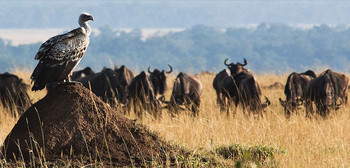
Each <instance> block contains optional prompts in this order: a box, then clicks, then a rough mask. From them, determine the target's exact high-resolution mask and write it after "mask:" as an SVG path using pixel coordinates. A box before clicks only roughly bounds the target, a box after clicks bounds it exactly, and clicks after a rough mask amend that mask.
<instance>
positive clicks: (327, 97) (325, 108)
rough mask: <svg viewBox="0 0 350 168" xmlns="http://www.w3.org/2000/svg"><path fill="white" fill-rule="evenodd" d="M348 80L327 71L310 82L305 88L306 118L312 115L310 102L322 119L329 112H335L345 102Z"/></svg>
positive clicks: (343, 76)
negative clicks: (306, 98) (306, 100)
mask: <svg viewBox="0 0 350 168" xmlns="http://www.w3.org/2000/svg"><path fill="white" fill-rule="evenodd" d="M348 84H349V79H348V77H347V76H345V75H344V74H340V73H336V72H333V71H332V70H330V69H328V70H326V71H325V72H323V73H322V74H321V75H320V76H319V77H318V78H315V79H313V80H311V81H310V83H309V85H308V88H307V95H308V96H309V99H308V102H307V105H308V106H307V107H308V108H307V116H309V115H310V113H311V114H312V113H313V108H312V104H311V103H312V102H314V103H315V105H316V112H317V113H318V114H320V115H321V116H322V117H326V116H327V115H329V113H330V111H331V110H337V109H339V108H340V107H341V105H342V104H346V101H347V94H348V93H347V87H348Z"/></svg>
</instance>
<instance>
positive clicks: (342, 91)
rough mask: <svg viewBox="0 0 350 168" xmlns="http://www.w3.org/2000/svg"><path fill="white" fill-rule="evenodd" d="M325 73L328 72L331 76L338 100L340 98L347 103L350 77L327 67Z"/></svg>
mask: <svg viewBox="0 0 350 168" xmlns="http://www.w3.org/2000/svg"><path fill="white" fill-rule="evenodd" d="M324 73H327V74H328V75H329V77H330V78H331V81H332V83H333V87H334V91H335V99H336V100H338V99H339V98H340V99H341V101H342V103H344V104H347V102H348V86H349V77H347V76H346V75H345V74H341V73H337V72H334V71H332V70H331V69H327V70H326V71H325V72H324Z"/></svg>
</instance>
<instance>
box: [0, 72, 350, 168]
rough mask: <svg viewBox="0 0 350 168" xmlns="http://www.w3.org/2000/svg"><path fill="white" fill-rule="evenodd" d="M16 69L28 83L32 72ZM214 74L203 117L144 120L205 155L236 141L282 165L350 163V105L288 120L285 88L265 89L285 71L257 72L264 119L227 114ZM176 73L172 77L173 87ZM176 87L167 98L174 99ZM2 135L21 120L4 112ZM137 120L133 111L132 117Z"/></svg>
mask: <svg viewBox="0 0 350 168" xmlns="http://www.w3.org/2000/svg"><path fill="white" fill-rule="evenodd" d="M15 73H16V74H17V75H19V76H20V77H21V78H23V79H24V80H25V82H26V83H30V82H29V75H30V73H29V71H23V70H16V71H15ZM214 76H215V75H211V74H201V75H198V77H199V79H200V80H201V82H202V84H203V87H204V91H203V94H202V97H201V98H202V102H201V107H200V115H199V117H197V118H192V117H190V115H187V114H185V113H182V114H180V115H179V116H178V117H176V118H171V116H170V115H169V114H167V112H166V111H165V110H164V111H163V115H162V117H161V119H159V120H157V121H155V120H153V119H152V118H151V117H145V119H144V120H143V121H142V122H143V123H144V124H145V125H147V126H148V127H149V128H150V129H151V130H154V131H156V132H159V133H160V136H162V137H164V138H165V139H167V140H170V141H172V142H175V143H178V144H180V145H183V146H185V147H186V148H189V149H192V150H193V151H195V152H197V153H200V152H204V151H212V150H214V149H216V148H217V147H220V146H224V145H231V144H241V145H245V146H254V145H265V146H270V147H273V148H276V149H281V150H283V151H285V153H284V154H278V155H276V156H275V160H276V161H277V163H278V165H279V166H280V167H350V134H349V132H350V125H349V124H348V122H349V119H350V107H343V108H342V109H340V110H338V111H337V112H335V113H334V114H333V115H332V116H330V117H328V118H327V119H306V118H305V117H304V113H303V112H302V111H300V112H299V114H297V115H293V116H291V118H289V119H286V118H285V116H284V113H283V108H282V106H281V105H280V103H279V101H278V98H279V97H281V98H283V99H284V98H285V96H284V93H283V89H276V90H271V89H267V88H266V89H264V88H265V87H263V86H268V85H271V84H273V83H275V82H281V83H283V84H284V83H285V80H286V78H287V74H286V75H280V76H278V75H269V74H264V75H259V76H256V78H257V80H258V82H259V84H260V86H261V87H262V88H263V89H262V93H263V95H266V96H267V97H268V98H269V99H270V101H271V106H269V108H268V110H267V112H266V114H265V115H264V118H259V119H257V118H254V117H247V116H244V115H242V111H241V110H240V109H239V108H238V109H237V111H236V114H234V115H232V116H230V117H227V116H226V115H225V114H224V113H221V112H220V111H219V108H218V107H217V106H216V103H215V102H216V94H215V91H214V89H213V88H212V81H213V78H214ZM174 78H175V75H173V76H171V77H170V79H169V80H168V83H169V86H172V84H173V81H174ZM171 89H172V87H170V88H169V90H168V92H167V94H166V98H167V99H169V98H170V94H171ZM29 95H30V97H31V98H32V99H33V102H35V101H38V100H39V99H41V98H42V97H43V96H45V91H43V92H36V93H34V92H29ZM0 117H1V118H2V120H0V138H1V139H2V140H4V138H5V137H6V135H7V133H8V132H9V131H10V130H11V128H12V126H13V125H14V124H15V122H16V120H17V119H18V118H16V117H13V116H11V115H8V114H7V113H0ZM128 117H130V118H135V115H134V114H130V116H128Z"/></svg>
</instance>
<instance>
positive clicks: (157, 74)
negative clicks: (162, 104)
mask: <svg viewBox="0 0 350 168" xmlns="http://www.w3.org/2000/svg"><path fill="white" fill-rule="evenodd" d="M168 66H169V68H170V70H169V71H165V70H162V71H160V70H159V69H155V70H154V71H153V72H152V71H151V66H149V67H148V72H149V73H150V78H151V81H152V84H153V88H154V93H155V94H156V95H158V94H159V95H164V94H165V92H166V90H167V89H168V85H167V77H166V74H170V73H171V72H172V71H173V67H171V66H170V65H169V64H168Z"/></svg>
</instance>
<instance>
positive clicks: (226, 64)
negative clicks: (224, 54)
mask: <svg viewBox="0 0 350 168" xmlns="http://www.w3.org/2000/svg"><path fill="white" fill-rule="evenodd" d="M227 60H228V58H226V59H225V62H224V64H225V65H226V66H229V65H230V64H227Z"/></svg>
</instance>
